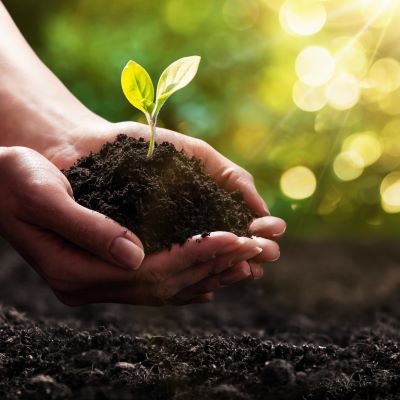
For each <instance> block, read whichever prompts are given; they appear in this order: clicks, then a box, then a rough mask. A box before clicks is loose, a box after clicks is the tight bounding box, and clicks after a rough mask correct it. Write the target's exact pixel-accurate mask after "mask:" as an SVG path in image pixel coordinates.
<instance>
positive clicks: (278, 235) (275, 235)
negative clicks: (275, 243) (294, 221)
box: [272, 226, 286, 238]
mask: <svg viewBox="0 0 400 400" xmlns="http://www.w3.org/2000/svg"><path fill="white" fill-rule="evenodd" d="M285 232H286V226H285V228H284V229H283V231H282V232H279V233H274V234H273V235H272V237H273V238H276V237H280V236H282V235H283V234H284V233H285Z"/></svg>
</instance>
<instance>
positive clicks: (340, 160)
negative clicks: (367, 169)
mask: <svg viewBox="0 0 400 400" xmlns="http://www.w3.org/2000/svg"><path fill="white" fill-rule="evenodd" d="M333 171H334V172H335V175H336V176H337V177H338V178H339V179H341V180H342V181H352V180H354V179H357V178H358V177H359V176H361V175H362V173H363V171H364V160H363V159H362V157H361V156H360V155H359V154H358V153H356V152H355V151H352V150H348V151H343V152H342V153H339V154H338V155H337V156H336V158H335V161H334V162H333Z"/></svg>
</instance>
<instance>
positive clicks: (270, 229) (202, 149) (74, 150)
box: [48, 120, 286, 290]
mask: <svg viewBox="0 0 400 400" xmlns="http://www.w3.org/2000/svg"><path fill="white" fill-rule="evenodd" d="M120 133H124V134H126V135H129V136H132V137H135V138H139V137H144V138H145V139H148V137H149V133H148V127H147V126H146V125H143V124H139V123H135V122H120V123H109V122H106V121H104V120H99V121H96V123H94V124H92V125H90V126H88V127H85V128H79V129H78V130H77V131H75V132H73V134H72V135H71V136H70V137H71V140H70V142H69V145H61V146H60V147H58V148H55V149H53V150H51V152H50V153H49V154H48V158H49V159H50V160H51V161H52V162H54V163H55V164H56V165H57V166H59V167H60V168H66V167H68V166H70V165H71V164H73V163H74V161H75V160H76V159H78V158H80V157H82V156H84V155H86V154H88V153H89V152H90V151H97V150H98V149H99V148H100V147H101V146H102V145H103V144H104V143H105V142H107V141H113V140H114V139H115V137H116V136H117V135H118V134H120ZM156 141H157V142H158V143H161V142H163V141H168V142H171V143H173V144H174V145H175V147H176V148H177V149H178V150H181V149H183V150H184V152H185V153H186V154H187V155H189V156H195V157H197V158H199V159H200V160H202V162H203V164H204V168H205V171H206V172H207V173H208V174H209V175H211V176H212V177H213V178H214V179H215V181H216V182H218V183H219V184H220V185H221V186H222V187H224V188H226V189H227V190H229V191H234V190H239V191H240V192H241V193H242V195H243V198H244V200H245V201H246V202H247V204H248V206H249V207H250V208H251V209H252V210H253V211H254V213H255V214H256V215H257V216H258V217H259V218H257V219H255V220H254V221H253V222H252V224H251V225H250V227H249V228H250V232H251V233H252V234H253V235H254V241H255V242H256V243H257V245H258V246H259V247H261V248H262V249H263V251H262V252H261V254H259V255H258V256H256V257H254V258H253V259H252V260H251V262H250V263H249V266H250V269H251V278H252V279H258V278H260V277H261V276H262V274H263V270H262V268H261V266H260V263H262V262H266V261H275V260H277V259H278V258H279V247H278V245H277V243H276V240H277V239H279V238H280V237H281V236H282V235H283V233H284V232H285V229H286V224H285V222H284V221H283V220H282V219H280V218H276V217H272V216H270V215H269V211H268V208H267V205H266V204H265V202H264V200H263V199H262V197H261V196H260V194H259V193H258V192H257V189H256V187H255V184H254V180H253V176H252V175H251V174H250V173H249V172H248V171H246V170H245V169H243V168H242V167H240V166H238V165H236V164H235V163H233V162H232V161H230V160H229V159H228V158H226V157H224V156H223V155H222V154H220V153H219V152H218V151H216V150H215V149H214V148H213V147H212V146H210V145H209V144H207V143H206V142H204V141H203V140H200V139H197V138H193V137H190V136H187V135H184V134H181V133H178V132H174V131H171V130H168V129H163V128H158V129H157V135H156ZM237 268H238V267H237ZM241 268H242V267H241ZM231 273H232V274H234V273H235V274H236V275H237V276H239V275H240V274H239V272H237V273H236V272H235V269H233V270H232V271H231ZM242 277H243V279H244V278H246V277H245V276H244V274H242ZM213 285H214V286H213ZM201 287H203V288H206V289H210V290H212V288H213V287H214V288H215V287H218V277H210V278H209V279H207V280H206V281H205V282H202V284H201ZM197 289H198V288H197V287H196V290H197Z"/></svg>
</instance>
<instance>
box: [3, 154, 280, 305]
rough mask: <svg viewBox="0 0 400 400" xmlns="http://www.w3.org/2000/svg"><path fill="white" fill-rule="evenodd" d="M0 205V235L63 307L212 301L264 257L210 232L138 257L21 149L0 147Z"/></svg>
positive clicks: (112, 225)
mask: <svg viewBox="0 0 400 400" xmlns="http://www.w3.org/2000/svg"><path fill="white" fill-rule="evenodd" d="M0 200H1V201H0V202H1V204H2V207H1V208H0V233H1V235H2V236H4V237H5V239H6V240H8V241H9V242H10V243H11V244H12V245H13V246H14V247H15V248H16V249H17V250H18V251H19V253H20V254H21V255H22V256H23V257H24V258H25V259H26V260H27V262H28V263H29V264H31V265H32V266H33V267H34V268H35V269H36V271H37V272H38V273H39V274H40V275H41V276H42V277H43V278H44V280H45V281H46V282H47V283H48V284H49V286H50V287H51V288H52V289H53V291H54V293H55V294H56V296H57V297H58V298H59V299H60V300H61V301H62V302H63V303H65V304H68V305H81V304H86V303H93V302H122V303H129V304H146V305H161V304H188V303H198V302H206V301H210V300H211V299H212V297H213V290H215V288H217V287H220V286H224V285H227V284H230V283H233V282H236V281H239V280H241V279H244V278H247V277H249V276H250V275H251V271H250V268H249V264H248V262H247V260H249V259H254V258H257V257H261V254H262V253H263V252H264V250H263V249H264V247H263V244H262V243H261V244H259V243H258V242H256V241H254V240H253V239H250V238H239V237H237V236H235V235H233V234H231V233H227V232H213V233H212V234H211V236H210V237H205V238H202V237H201V236H199V237H194V238H192V239H190V240H188V241H187V242H186V243H185V244H184V245H183V246H179V245H176V246H173V248H172V249H171V250H170V251H168V250H165V251H161V252H159V253H156V254H152V255H148V256H146V257H145V258H144V259H143V257H144V253H143V246H142V244H141V242H140V240H139V239H138V238H137V237H136V236H135V235H134V234H133V233H132V232H129V231H128V230H127V229H125V228H124V227H122V226H120V225H119V224H117V223H116V222H114V221H113V220H111V219H109V218H107V217H105V216H104V215H102V214H99V213H97V212H95V211H91V210H88V209H86V208H84V207H82V206H80V205H79V204H78V203H76V202H75V201H74V200H73V194H72V190H71V186H70V185H69V182H68V181H67V179H66V178H65V176H64V175H63V174H62V173H61V172H60V171H59V170H58V169H57V168H56V167H55V166H54V165H53V164H52V163H51V162H49V161H48V160H47V159H46V158H45V157H43V156H42V155H40V154H39V153H37V152H35V151H33V150H30V149H27V148H24V147H10V148H0ZM276 251H277V250H276V249H275V254H273V252H272V251H271V254H270V256H269V257H271V258H274V257H276V256H277V254H276ZM263 257H264V256H263ZM260 270H261V269H260ZM256 273H258V274H259V275H261V272H260V271H258V272H256Z"/></svg>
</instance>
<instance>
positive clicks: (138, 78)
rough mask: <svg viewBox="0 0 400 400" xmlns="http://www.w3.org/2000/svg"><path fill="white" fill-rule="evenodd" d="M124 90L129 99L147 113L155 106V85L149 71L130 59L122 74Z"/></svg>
mask: <svg viewBox="0 0 400 400" xmlns="http://www.w3.org/2000/svg"><path fill="white" fill-rule="evenodd" d="M121 85H122V90H123V92H124V94H125V96H126V98H127V99H128V101H129V102H130V103H131V104H132V105H133V106H134V107H136V108H137V109H139V110H140V111H143V112H144V113H145V114H150V113H151V112H152V111H153V108H154V103H153V101H154V87H153V83H152V81H151V78H150V76H149V74H148V73H147V71H146V70H145V69H144V68H143V67H142V66H141V65H139V64H138V63H136V62H135V61H132V60H130V61H129V62H128V63H127V64H126V66H125V68H124V69H123V70H122V75H121Z"/></svg>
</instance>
